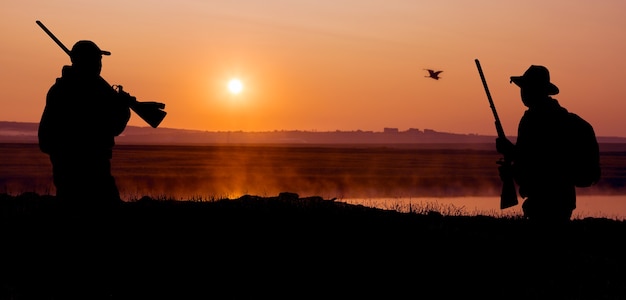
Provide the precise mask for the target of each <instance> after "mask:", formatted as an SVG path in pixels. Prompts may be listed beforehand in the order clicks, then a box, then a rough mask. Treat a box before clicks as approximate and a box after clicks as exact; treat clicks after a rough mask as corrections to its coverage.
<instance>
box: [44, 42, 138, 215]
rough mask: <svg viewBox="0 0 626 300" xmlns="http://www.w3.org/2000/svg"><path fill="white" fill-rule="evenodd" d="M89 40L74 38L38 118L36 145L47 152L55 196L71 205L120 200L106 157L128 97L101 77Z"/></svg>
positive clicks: (97, 53) (98, 56) (124, 119)
mask: <svg viewBox="0 0 626 300" xmlns="http://www.w3.org/2000/svg"><path fill="white" fill-rule="evenodd" d="M110 54H111V53H110V52H108V51H103V50H101V49H100V48H99V47H98V46H97V45H96V44H95V43H94V42H92V41H86V40H82V41H78V42H77V43H76V44H74V46H73V47H72V49H71V51H70V58H71V61H72V65H71V66H63V70H62V76H61V77H60V78H57V79H56V82H55V83H54V85H52V87H51V88H50V89H49V91H48V94H47V96H46V105H45V108H44V111H43V114H42V116H41V121H40V123H39V132H38V135H39V147H40V149H41V151H42V152H44V153H46V154H48V155H49V157H50V161H51V163H52V172H53V181H54V185H55V187H56V195H57V198H58V199H59V200H60V201H62V202H64V203H67V204H70V205H79V206H85V205H95V206H98V207H101V206H111V205H115V204H118V203H120V202H121V201H122V200H121V198H120V194H119V191H118V189H117V185H116V183H115V179H114V178H113V176H112V175H111V162H110V160H111V158H112V152H113V146H114V145H115V137H116V136H118V135H119V134H121V133H122V132H123V131H124V129H125V128H126V125H127V123H128V120H129V118H130V109H129V103H128V100H127V98H124V97H122V96H120V95H119V94H118V93H117V92H116V91H115V90H114V89H113V88H112V86H111V85H109V84H108V83H107V82H106V81H105V80H104V79H103V78H102V77H101V76H100V71H101V69H102V55H110Z"/></svg>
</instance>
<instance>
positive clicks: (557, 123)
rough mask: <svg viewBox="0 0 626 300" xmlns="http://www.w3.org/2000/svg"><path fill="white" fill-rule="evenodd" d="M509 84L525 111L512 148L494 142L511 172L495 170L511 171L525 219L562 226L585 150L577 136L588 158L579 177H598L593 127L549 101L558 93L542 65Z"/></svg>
mask: <svg viewBox="0 0 626 300" xmlns="http://www.w3.org/2000/svg"><path fill="white" fill-rule="evenodd" d="M511 82H512V83H515V84H516V85H517V86H519V87H520V95H521V99H522V102H523V104H524V105H525V106H526V107H528V109H527V110H526V112H525V113H524V115H523V116H522V118H521V120H520V122H519V126H518V132H517V141H516V143H515V144H513V143H511V142H510V141H509V140H508V139H506V138H497V139H496V149H497V150H498V152H500V153H502V154H504V155H510V157H512V158H513V159H512V166H511V168H510V169H508V170H507V169H501V170H500V171H501V172H513V177H514V178H515V181H516V183H517V184H518V185H519V194H520V196H521V197H522V198H525V201H524V203H523V204H522V208H523V212H524V216H525V217H526V218H527V219H529V220H533V221H538V222H542V223H559V224H561V223H564V222H567V221H569V220H570V219H571V216H572V212H573V211H574V209H576V186H579V182H578V181H577V178H575V174H576V173H577V172H578V169H577V166H578V165H580V161H581V156H578V155H577V153H579V152H580V151H579V150H580V149H582V148H585V147H582V146H581V144H579V143H578V141H579V140H580V138H579V137H587V139H586V140H585V141H584V143H585V144H586V145H590V146H589V147H590V149H591V150H590V151H588V153H584V155H586V156H587V157H590V158H591V160H592V164H591V165H592V166H591V167H589V168H586V169H585V170H583V172H584V173H585V174H583V176H587V175H590V176H591V177H592V178H593V182H595V181H597V179H598V178H599V176H600V170H599V153H598V143H597V140H596V137H595V133H594V131H593V127H592V126H591V125H590V124H589V123H587V122H586V121H584V120H582V119H581V118H580V117H578V116H577V115H575V114H573V113H570V112H568V110H567V109H565V108H564V107H562V106H561V105H560V104H559V102H558V101H557V100H556V99H554V98H552V97H551V95H556V94H558V93H559V88H558V87H557V86H556V85H554V84H553V83H551V82H550V73H549V71H548V69H547V68H546V67H544V66H538V65H532V66H530V68H528V70H527V71H526V72H525V73H524V75H522V76H512V77H511ZM579 124H582V126H581V125H579ZM587 149H589V148H587ZM582 160H584V159H582ZM586 184H587V183H584V184H583V185H582V186H585V185H586ZM589 184H592V183H589Z"/></svg>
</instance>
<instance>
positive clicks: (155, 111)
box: [35, 20, 167, 128]
mask: <svg viewBox="0 0 626 300" xmlns="http://www.w3.org/2000/svg"><path fill="white" fill-rule="evenodd" d="M35 23H37V25H39V27H41V29H43V31H44V32H45V33H47V34H48V36H49V37H50V38H51V39H52V40H53V41H54V42H55V43H57V45H59V47H61V49H63V51H64V52H65V53H66V54H67V55H68V56H69V55H70V50H69V49H68V48H67V47H65V45H63V43H62V42H61V41H60V40H59V39H57V37H56V36H54V34H53V33H52V32H51V31H50V30H48V28H47V27H46V26H45V25H43V23H41V21H39V20H37V21H35ZM121 91H122V89H121V86H119V90H118V92H121ZM129 107H130V109H131V110H132V111H134V112H135V113H136V114H137V115H138V116H139V117H140V118H141V119H142V120H144V121H145V122H146V123H148V124H149V125H150V126H152V127H153V128H157V127H158V126H159V124H161V121H163V119H164V118H165V115H167V112H165V111H163V109H165V104H164V103H160V102H153V101H145V102H142V101H137V100H135V101H132V102H131V104H130V105H129Z"/></svg>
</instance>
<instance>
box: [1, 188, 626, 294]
mask: <svg viewBox="0 0 626 300" xmlns="http://www.w3.org/2000/svg"><path fill="white" fill-rule="evenodd" d="M0 208H1V210H0V217H1V218H2V221H1V222H2V223H1V224H0V225H2V227H1V228H2V229H1V232H0V233H1V234H2V241H3V246H2V250H1V251H2V253H1V254H2V255H1V257H2V264H1V265H2V266H3V267H2V268H1V270H0V274H1V280H2V281H1V282H0V293H1V294H0V298H10V297H13V298H14V299H65V298H68V297H69V296H76V298H77V299H99V298H101V299H153V298H154V297H156V296H160V297H165V298H171V299H253V298H254V299H258V298H268V299H270V298H272V299H277V298H282V299H303V298H304V299H319V298H333V299H341V298H350V299H353V298H357V297H362V296H367V297H368V298H384V299H398V298H422V297H425V296H426V295H431V296H432V298H454V299H460V298H467V297H473V296H476V297H481V298H483V299H484V298H490V297H493V298H498V299H538V298H546V297H548V298H550V299H620V298H623V297H624V296H625V295H626V273H625V272H623V270H624V269H626V268H625V267H626V258H625V257H624V253H626V252H624V250H626V249H625V246H623V245H622V241H621V239H622V238H623V237H624V234H625V233H626V223H624V222H622V221H615V220H608V219H592V218H590V219H584V220H575V221H572V223H571V224H569V226H566V227H562V228H551V229H547V228H537V227H535V226H532V224H528V223H526V221H525V220H522V219H518V218H496V217H489V216H472V217H468V216H446V215H442V214H441V213H439V212H435V211H432V212H422V213H400V212H397V211H391V210H381V209H375V208H368V207H363V206H359V205H349V204H346V203H341V202H335V201H332V200H325V199H323V198H321V197H305V198H301V197H299V196H298V195H297V194H291V193H281V194H279V195H278V196H276V197H257V196H249V195H248V196H243V197H241V198H238V199H222V200H215V201H206V202H196V201H173V200H167V199H150V198H142V199H139V200H137V201H133V202H127V203H124V204H122V205H121V206H119V207H116V208H113V209H109V210H103V209H99V208H92V207H83V208H80V209H77V208H76V207H63V206H61V205H60V204H59V203H57V202H56V199H55V198H54V197H52V196H40V195H37V194H32V193H31V194H22V195H19V196H10V195H7V194H3V195H0ZM29 297H30V298H29Z"/></svg>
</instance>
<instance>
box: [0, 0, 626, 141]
mask: <svg viewBox="0 0 626 300" xmlns="http://www.w3.org/2000/svg"><path fill="white" fill-rule="evenodd" d="M87 3H88V4H87ZM624 12H626V2H625V1H622V0H606V1H582V0H568V1H545V0H541V1H536V0H531V1H495V0H494V1H487V0H485V1H480V0H474V1H465V0H455V1H452V0H451V1H414V0H412V1H409V0H385V1H382V0H380V1H378V0H376V1H374V0H358V1H357V0H341V1H327V0H298V1H291V0H264V1H258V0H255V1H239V0H233V1H199V0H196V1H191V0H179V1H146V0H133V1H118V0H111V1H79V0H73V1H70V0H55V1H43V0H38V1H21V0H3V1H2V2H1V3H0V14H1V18H0V36H1V37H2V43H0V53H1V54H2V56H1V57H0V65H1V66H2V68H1V69H0V105H1V106H2V109H0V120H3V121H23V122H38V121H39V118H40V116H41V112H42V110H43V107H44V104H45V94H46V92H47V90H48V88H49V87H50V85H51V84H52V83H53V82H54V80H55V78H56V77H58V76H60V72H61V67H62V65H64V64H68V63H69V58H68V57H67V56H66V54H65V53H64V52H63V51H62V50H61V49H60V48H59V47H58V46H57V45H56V44H55V43H54V42H53V41H52V40H51V39H50V38H49V37H48V36H47V35H46V34H45V33H44V32H43V31H42V30H41V29H40V28H39V27H38V26H37V25H36V24H35V21H36V20H41V21H42V22H43V23H44V24H45V25H46V26H47V27H48V28H49V29H50V30H51V31H52V32H54V33H55V34H56V36H57V37H58V38H59V39H60V40H61V41H62V42H64V43H65V45H66V46H67V47H68V48H71V46H72V45H73V44H74V42H76V41H77V40H80V39H90V40H93V41H95V42H96V43H97V44H98V45H99V46H100V47H101V48H103V49H105V50H109V51H111V52H112V55H111V56H109V57H104V58H103V64H104V67H103V72H102V75H103V77H104V78H105V79H107V80H108V81H109V83H111V84H121V85H123V86H124V89H125V90H126V91H128V92H130V93H131V94H133V95H134V96H136V97H137V98H139V99H140V100H145V101H160V102H164V103H165V104H166V111H167V112H168V116H167V117H166V118H165V120H164V121H163V123H162V124H161V127H169V128H187V129H200V130H208V131H229V130H244V131H268V130H283V129H284V130H317V131H333V130H358V129H361V130H373V131H382V130H383V128H384V127H396V128H399V129H400V130H406V129H408V128H419V129H434V130H437V131H445V132H455V133H478V134H489V135H495V128H494V124H493V116H492V115H491V110H490V108H489V103H488V101H487V97H486V95H485V93H484V89H483V86H482V83H481V81H480V77H479V75H478V72H477V70H476V66H475V64H474V59H475V58H478V59H479V60H480V61H481V64H482V67H483V70H484V73H485V76H486V78H487V82H488V83H489V88H490V90H491V94H492V96H493V99H494V102H495V105H496V108H497V109H498V113H499V116H500V118H501V120H502V123H503V126H504V129H505V132H506V134H507V135H515V134H516V128H517V122H518V121H519V118H520V117H521V115H522V113H523V111H524V110H525V107H524V106H523V105H522V103H521V101H520V100H519V89H518V88H517V87H516V86H515V85H512V84H509V77H510V76H511V75H521V74H522V73H523V72H524V71H525V70H526V69H527V68H528V66H530V65H531V64H539V65H545V66H546V67H548V68H549V69H550V71H551V76H552V81H553V82H554V83H555V84H556V85H557V86H558V87H559V88H560V89H561V93H560V94H559V95H557V96H555V98H557V99H558V100H559V101H560V103H561V104H562V105H563V106H565V107H566V108H568V109H569V110H571V111H574V112H577V113H578V114H580V115H581V116H583V117H584V118H586V119H587V120H589V121H590V122H591V123H592V124H593V125H594V127H595V129H596V134H598V135H601V136H623V137H626V126H625V124H626V121H625V120H624V116H625V112H626V101H624V100H626V99H624V98H625V95H626V84H625V83H623V82H622V80H623V79H624V78H626V59H624V55H625V54H626V34H624V32H623V30H624V29H625V28H626V18H624ZM425 68H433V69H441V70H444V72H443V73H442V74H441V77H442V78H441V80H439V81H435V80H432V79H429V78H425V77H424V76H425V75H426V71H424V70H423V69H425ZM232 77H237V78H239V79H241V80H242V82H243V84H244V90H243V92H242V93H241V94H239V95H231V94H229V93H228V90H227V81H228V80H229V79H230V78H232ZM130 125H137V126H147V125H146V123H144V122H143V121H142V120H141V119H139V118H138V117H137V116H135V115H133V117H132V119H131V121H130Z"/></svg>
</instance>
